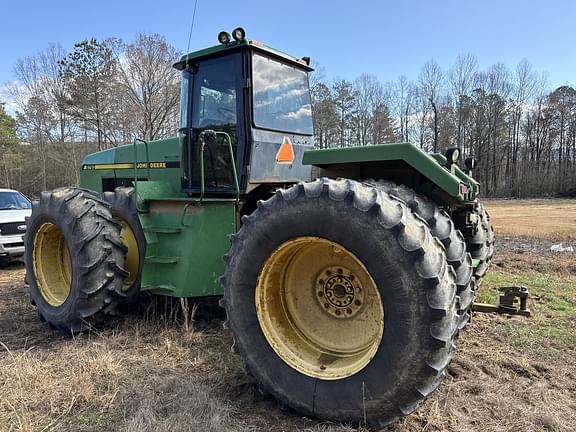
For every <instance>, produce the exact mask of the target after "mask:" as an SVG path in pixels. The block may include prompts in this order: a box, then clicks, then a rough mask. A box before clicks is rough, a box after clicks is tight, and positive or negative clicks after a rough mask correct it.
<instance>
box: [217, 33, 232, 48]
mask: <svg viewBox="0 0 576 432" xmlns="http://www.w3.org/2000/svg"><path fill="white" fill-rule="evenodd" d="M230 41H231V38H230V33H228V32H225V31H221V32H220V33H218V42H220V43H221V44H222V45H227V44H229V43H230Z"/></svg>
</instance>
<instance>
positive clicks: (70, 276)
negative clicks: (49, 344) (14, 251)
mask: <svg viewBox="0 0 576 432" xmlns="http://www.w3.org/2000/svg"><path fill="white" fill-rule="evenodd" d="M125 252H126V247H125V246H124V244H123V243H122V240H121V238H120V225H119V224H117V223H116V222H115V221H114V219H113V218H112V215H111V214H110V211H109V207H108V204H107V203H105V202H104V201H102V200H100V199H99V198H98V197H96V196H95V195H94V194H93V193H90V192H88V191H86V190H83V189H75V188H62V189H56V190H54V191H52V192H43V193H42V195H41V197H40V201H39V202H34V203H33V204H32V215H31V216H30V218H29V219H28V220H27V232H26V236H25V255H26V280H27V282H28V284H29V290H30V297H31V302H32V304H34V305H35V306H36V307H37V309H38V314H39V316H40V319H41V320H42V321H47V322H48V323H49V324H50V325H51V326H53V327H56V328H58V329H59V330H61V331H63V332H67V333H68V332H79V331H82V330H85V329H88V328H90V327H91V326H92V325H94V324H97V323H99V322H101V321H102V320H104V319H105V317H106V316H107V315H110V314H114V313H115V310H116V305H117V303H118V301H119V300H120V299H121V298H123V297H125V294H124V292H123V291H122V286H123V281H124V279H125V278H126V276H127V272H126V271H125V270H124V268H123V266H124V254H125Z"/></svg>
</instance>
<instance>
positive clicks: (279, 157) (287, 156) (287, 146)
mask: <svg viewBox="0 0 576 432" xmlns="http://www.w3.org/2000/svg"><path fill="white" fill-rule="evenodd" d="M293 162H294V147H292V142H291V141H290V138H288V137H287V136H285V137H284V140H283V141H282V145H281V146H280V149H278V153H276V163H279V164H291V163H293Z"/></svg>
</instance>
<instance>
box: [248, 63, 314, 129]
mask: <svg viewBox="0 0 576 432" xmlns="http://www.w3.org/2000/svg"><path fill="white" fill-rule="evenodd" d="M252 70H253V79H252V80H253V90H252V98H253V101H254V124H255V126H257V127H262V128H266V129H274V130H280V131H285V132H295V133H301V134H306V135H312V133H313V129H312V105H311V103H310V92H309V90H308V76H307V74H306V72H305V71H303V70H301V69H297V68H295V67H293V66H289V65H287V64H285V63H281V62H279V61H276V60H273V59H271V58H268V57H264V56H262V55H259V54H254V55H253V57H252Z"/></svg>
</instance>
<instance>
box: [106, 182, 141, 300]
mask: <svg viewBox="0 0 576 432" xmlns="http://www.w3.org/2000/svg"><path fill="white" fill-rule="evenodd" d="M102 197H103V199H104V201H106V202H108V203H109V204H110V213H111V214H112V216H113V217H114V218H117V219H122V220H123V221H124V222H126V224H128V226H129V227H130V229H131V230H132V232H133V233H134V237H135V239H136V243H137V245H138V258H139V260H138V261H139V262H138V276H137V277H136V279H135V280H134V283H133V284H132V285H131V286H130V287H129V288H128V289H127V290H126V292H125V293H126V296H127V297H126V301H127V302H131V301H133V300H134V299H135V298H136V297H137V296H138V294H139V293H140V282H141V279H142V269H143V268H144V259H145V257H146V237H145V235H144V230H143V229H142V225H141V224H140V218H139V217H138V211H137V209H136V201H135V199H134V189H133V188H130V187H119V188H116V190H115V191H114V192H104V194H103V196H102Z"/></svg>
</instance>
